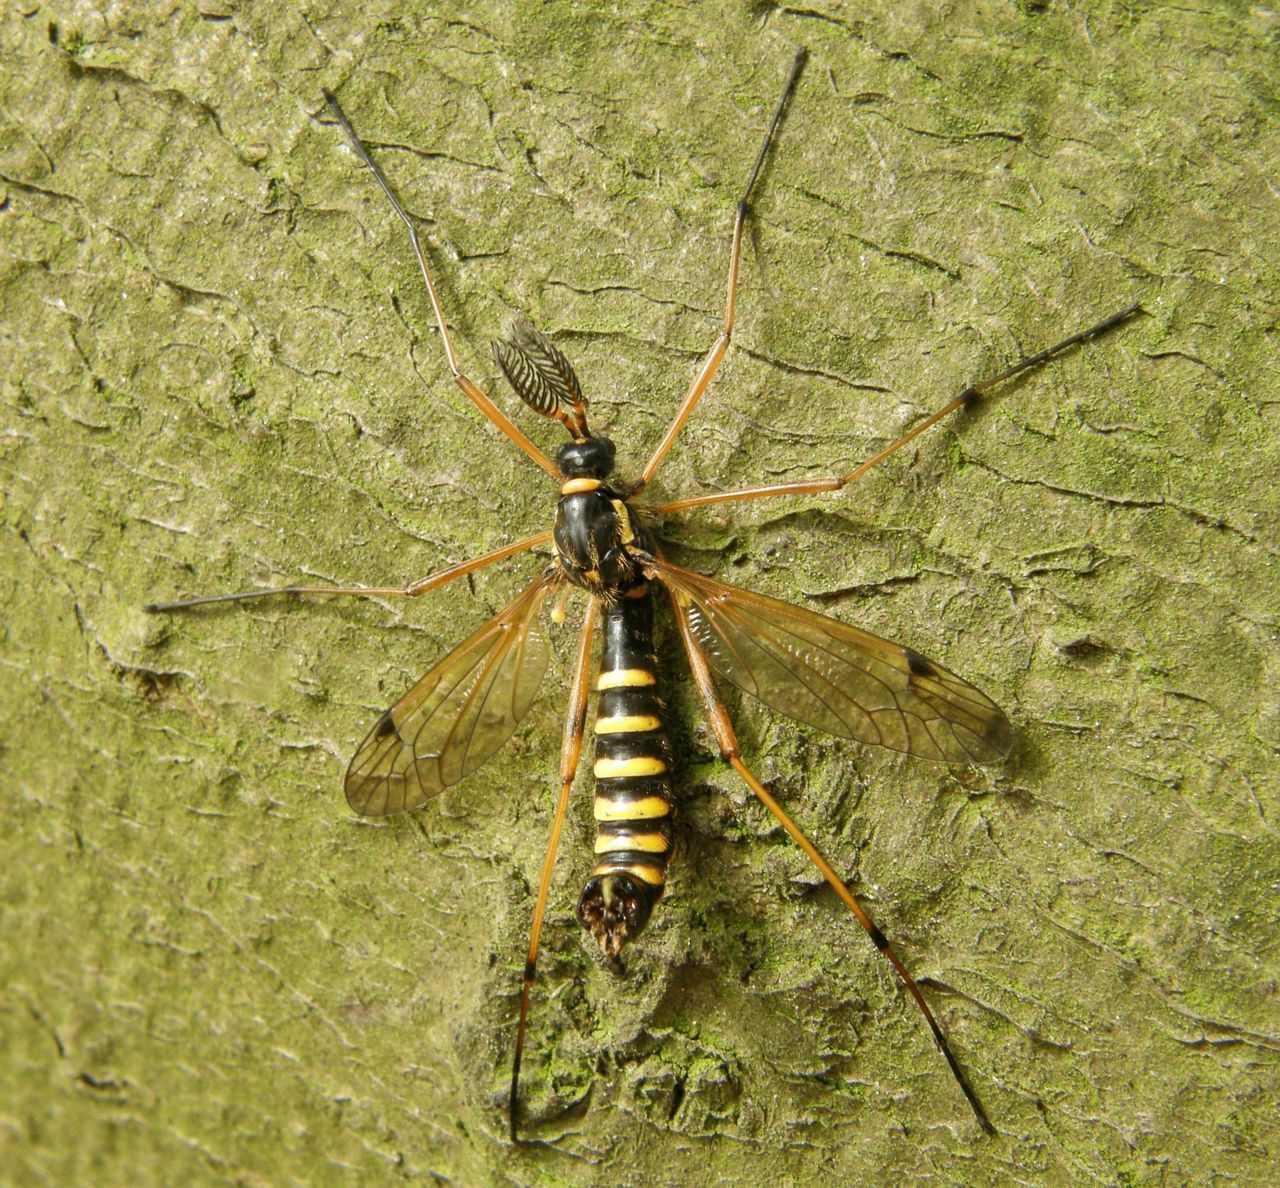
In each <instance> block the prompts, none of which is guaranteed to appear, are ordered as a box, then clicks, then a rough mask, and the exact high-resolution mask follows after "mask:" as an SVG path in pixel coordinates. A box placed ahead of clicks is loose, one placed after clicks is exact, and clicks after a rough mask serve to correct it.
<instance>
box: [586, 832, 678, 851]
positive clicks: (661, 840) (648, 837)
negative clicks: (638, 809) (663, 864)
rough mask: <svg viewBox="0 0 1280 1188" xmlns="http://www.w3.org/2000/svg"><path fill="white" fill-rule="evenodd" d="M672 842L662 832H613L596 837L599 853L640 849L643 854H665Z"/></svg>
mask: <svg viewBox="0 0 1280 1188" xmlns="http://www.w3.org/2000/svg"><path fill="white" fill-rule="evenodd" d="M670 848H671V843H670V842H668V841H667V839H666V838H665V837H663V836H662V834H660V833H612V834H609V835H607V836H606V837H598V838H596V847H595V849H596V853H597V854H612V853H615V852H616V851H618V850H638V851H639V852H640V853H642V854H665V853H666V852H667V851H668V850H669V849H670Z"/></svg>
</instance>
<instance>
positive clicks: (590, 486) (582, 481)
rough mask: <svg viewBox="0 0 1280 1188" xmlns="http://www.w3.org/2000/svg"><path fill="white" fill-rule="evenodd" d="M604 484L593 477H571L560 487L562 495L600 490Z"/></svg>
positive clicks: (582, 493)
mask: <svg viewBox="0 0 1280 1188" xmlns="http://www.w3.org/2000/svg"><path fill="white" fill-rule="evenodd" d="M601 486H602V484H601V482H600V480H599V479H593V478H575V479H570V480H569V481H568V482H567V483H565V485H564V486H563V487H561V488H560V494H561V495H585V494H586V493H587V492H588V491H598V490H600V487H601Z"/></svg>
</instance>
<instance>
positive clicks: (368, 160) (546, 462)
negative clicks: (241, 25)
mask: <svg viewBox="0 0 1280 1188" xmlns="http://www.w3.org/2000/svg"><path fill="white" fill-rule="evenodd" d="M323 94H324V97H325V101H326V102H327V103H328V104H329V109H330V110H331V111H332V112H333V114H334V116H335V117H336V118H337V121H338V123H339V124H341V125H342V130H343V131H344V132H345V133H346V134H347V139H348V140H350V141H351V146H352V148H354V149H355V150H356V152H357V153H358V154H359V156H360V159H361V160H362V161H363V162H364V163H365V164H366V165H367V166H368V167H369V171H370V172H371V173H372V174H373V176H374V179H375V180H376V181H377V183H378V185H379V186H381V187H382V192H383V193H384V194H385V195H386V196H387V200H388V201H389V202H390V203H391V208H392V209H393V210H394V211H395V212H396V214H397V215H398V216H399V217H400V221H401V222H402V223H403V224H404V225H405V227H407V228H408V230H409V242H410V243H411V244H413V254H414V255H415V256H416V257H417V258H418V268H419V269H420V270H421V271H422V279H423V280H424V281H426V283H427V294H428V296H429V297H430V298H431V308H432V309H433V310H434V311H435V315H436V325H437V326H439V327H440V340H441V342H443V343H444V354H445V358H446V359H448V361H449V370H450V371H451V372H453V380H454V383H456V384H457V385H458V387H460V388H461V389H462V390H463V391H464V392H465V393H466V394H467V396H468V397H469V398H470V400H471V402H472V403H473V404H474V405H475V406H476V407H477V408H478V409H479V410H480V411H481V412H482V413H484V415H485V416H486V417H488V418H489V420H491V421H492V422H493V423H494V424H495V425H496V426H497V427H498V428H499V429H501V430H502V432H503V433H505V434H506V435H507V436H508V437H509V438H511V440H512V441H514V442H515V443H516V445H518V446H519V447H520V448H521V449H522V450H524V452H525V453H526V454H528V455H529V457H530V458H532V459H533V460H534V461H535V462H536V463H537V464H538V465H539V466H541V467H542V469H543V470H545V471H546V472H547V473H548V474H549V475H551V476H552V477H553V478H557V479H558V478H559V477H560V470H559V467H557V466H556V464H555V463H554V462H553V461H551V459H550V458H548V457H547V456H546V454H544V453H543V452H542V451H541V450H540V449H538V447H537V446H536V445H534V444H533V442H531V441H530V440H529V439H528V438H527V437H526V436H525V435H524V433H523V432H522V431H521V430H520V429H518V428H517V427H516V425H515V423H514V422H513V421H512V420H511V418H510V417H508V416H507V414H506V413H504V412H503V411H502V410H501V409H500V408H499V407H498V406H497V405H496V404H494V402H493V401H492V400H490V399H489V397H488V396H486V395H485V394H484V392H482V391H481V390H480V388H479V387H477V386H476V384H475V383H474V382H473V381H472V380H471V379H470V378H469V377H467V376H466V375H464V374H463V373H462V369H461V368H460V367H459V366H458V359H457V356H456V355H454V353H453V341H452V340H451V339H450V338H449V328H448V326H446V325H445V321H444V310H443V309H442V308H441V306H440V298H439V297H438V296H437V295H436V287H435V284H434V283H433V282H432V280H431V270H430V269H429V268H428V267H427V257H426V254H425V253H424V252H423V250H422V244H421V243H419V241H418V230H417V228H416V227H415V226H414V225H413V220H412V219H411V218H409V214H408V212H407V211H406V210H405V208H404V207H403V206H401V204H400V200H399V199H398V198H397V197H396V196H395V192H394V191H393V190H392V189H391V185H390V183H389V182H388V181H387V179H386V177H384V176H383V173H382V170H381V169H380V168H379V167H378V165H377V163H376V162H375V161H374V159H373V157H371V156H370V155H369V150H368V149H366V148H365V146H364V142H363V141H362V140H361V139H360V137H359V136H357V135H356V131H355V129H354V128H353V127H352V126H351V122H350V121H349V120H348V119H347V117H346V115H345V114H344V113H343V111H342V108H341V107H339V106H338V101H337V99H335V98H334V97H333V95H332V93H331V92H329V91H324V92H323Z"/></svg>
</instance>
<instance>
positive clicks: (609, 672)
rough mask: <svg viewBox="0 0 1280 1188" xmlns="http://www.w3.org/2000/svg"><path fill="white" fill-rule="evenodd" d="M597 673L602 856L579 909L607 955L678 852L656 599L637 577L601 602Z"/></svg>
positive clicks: (638, 925)
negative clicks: (661, 687) (673, 843)
mask: <svg viewBox="0 0 1280 1188" xmlns="http://www.w3.org/2000/svg"><path fill="white" fill-rule="evenodd" d="M601 610H602V618H603V628H604V642H603V647H602V649H601V659H600V677H599V680H598V681H597V683H596V688H597V690H598V691H599V700H598V704H597V711H596V723H595V733H596V761H595V777H596V793H595V809H594V813H595V819H596V840H595V855H596V863H595V866H594V867H592V870H591V879H590V881H589V882H588V883H587V885H586V888H585V889H584V890H583V892H582V898H581V900H580V901H579V903H578V918H579V919H580V920H581V921H582V923H583V925H584V926H585V927H586V928H587V929H588V930H589V931H590V932H591V934H592V935H593V936H594V937H595V938H596V941H597V942H598V943H599V945H600V947H601V949H603V950H604V952H605V954H606V956H609V957H616V956H617V954H618V952H619V950H620V949H621V948H622V945H623V943H624V942H625V941H627V940H630V939H631V938H632V937H634V936H635V935H636V933H638V932H639V931H640V930H641V929H642V928H643V927H644V926H645V924H646V923H647V921H648V919H649V914H650V913H651V912H652V911H653V906H654V904H656V903H657V902H658V900H659V899H660V898H661V897H662V888H663V884H664V883H665V882H666V870H667V859H668V857H669V855H670V853H671V743H670V741H669V740H668V739H667V732H666V730H665V729H664V727H663V723H662V715H663V710H664V707H663V704H662V701H661V699H660V698H659V697H658V682H657V674H656V668H657V660H656V657H655V656H654V654H653V601H652V599H651V597H650V595H649V592H648V586H647V585H644V584H640V585H637V586H634V587H632V588H631V590H629V591H628V592H627V593H626V594H625V595H624V596H623V597H622V598H620V599H618V600H617V601H616V602H609V603H605V604H604V605H603V606H602V608H601Z"/></svg>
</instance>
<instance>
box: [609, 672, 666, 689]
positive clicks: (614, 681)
mask: <svg viewBox="0 0 1280 1188" xmlns="http://www.w3.org/2000/svg"><path fill="white" fill-rule="evenodd" d="M657 683H658V682H657V678H656V677H655V676H654V675H653V673H651V672H650V671H649V670H648V669H647V668H615V669H612V670H611V671H609V672H602V673H601V674H600V679H599V680H597V681H596V688H597V689H626V688H629V687H631V686H633V685H656V684H657Z"/></svg>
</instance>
